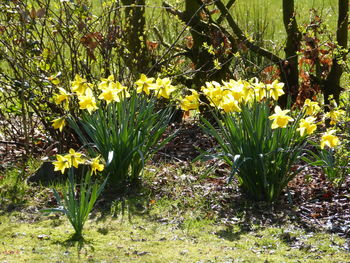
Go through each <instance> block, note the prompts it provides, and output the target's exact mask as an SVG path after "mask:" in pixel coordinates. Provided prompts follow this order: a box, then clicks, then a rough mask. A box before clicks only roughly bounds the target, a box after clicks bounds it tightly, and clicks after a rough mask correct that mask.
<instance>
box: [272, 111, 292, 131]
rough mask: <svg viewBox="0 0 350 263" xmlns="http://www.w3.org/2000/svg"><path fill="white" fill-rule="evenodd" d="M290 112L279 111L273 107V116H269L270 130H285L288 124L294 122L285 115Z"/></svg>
mask: <svg viewBox="0 0 350 263" xmlns="http://www.w3.org/2000/svg"><path fill="white" fill-rule="evenodd" d="M288 112H290V110H281V108H280V106H276V107H275V114H273V115H271V116H269V119H270V120H273V123H272V126H271V128H272V129H276V128H285V127H287V124H288V122H290V121H294V119H293V118H292V117H290V116H288V115H287V113H288Z"/></svg>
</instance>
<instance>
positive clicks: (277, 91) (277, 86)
mask: <svg viewBox="0 0 350 263" xmlns="http://www.w3.org/2000/svg"><path fill="white" fill-rule="evenodd" d="M283 86H284V83H282V82H278V80H274V81H273V82H272V83H271V84H267V85H266V88H267V91H268V94H269V96H270V97H272V98H273V99H274V100H278V97H279V96H281V95H283V94H284V91H283Z"/></svg>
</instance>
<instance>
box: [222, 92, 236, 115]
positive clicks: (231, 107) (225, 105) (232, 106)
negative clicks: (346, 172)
mask: <svg viewBox="0 0 350 263" xmlns="http://www.w3.org/2000/svg"><path fill="white" fill-rule="evenodd" d="M220 108H221V109H223V110H224V111H225V112H239V111H241V108H240V107H239V105H238V101H237V100H236V99H235V98H234V97H233V95H232V94H227V95H225V96H224V97H223V99H222V101H221V103H220Z"/></svg>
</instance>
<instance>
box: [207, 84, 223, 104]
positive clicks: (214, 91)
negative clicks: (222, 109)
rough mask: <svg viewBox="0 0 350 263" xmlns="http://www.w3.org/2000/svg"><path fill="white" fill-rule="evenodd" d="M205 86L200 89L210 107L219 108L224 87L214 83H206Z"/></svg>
mask: <svg viewBox="0 0 350 263" xmlns="http://www.w3.org/2000/svg"><path fill="white" fill-rule="evenodd" d="M205 85H206V86H203V87H202V88H201V89H202V91H203V93H204V95H205V96H206V97H207V98H208V100H209V101H210V105H211V106H213V107H219V105H220V103H221V101H222V99H223V92H224V87H223V86H221V85H220V83H218V82H216V81H211V82H206V83H205Z"/></svg>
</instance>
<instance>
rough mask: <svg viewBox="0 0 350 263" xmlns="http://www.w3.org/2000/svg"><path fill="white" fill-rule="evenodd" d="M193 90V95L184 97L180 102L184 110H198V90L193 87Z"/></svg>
mask: <svg viewBox="0 0 350 263" xmlns="http://www.w3.org/2000/svg"><path fill="white" fill-rule="evenodd" d="M191 92H192V94H191V95H188V96H186V97H184V98H183V99H182V100H181V102H180V106H181V109H182V110H184V111H188V110H197V109H198V107H199V94H198V92H197V91H195V90H193V89H191Z"/></svg>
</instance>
